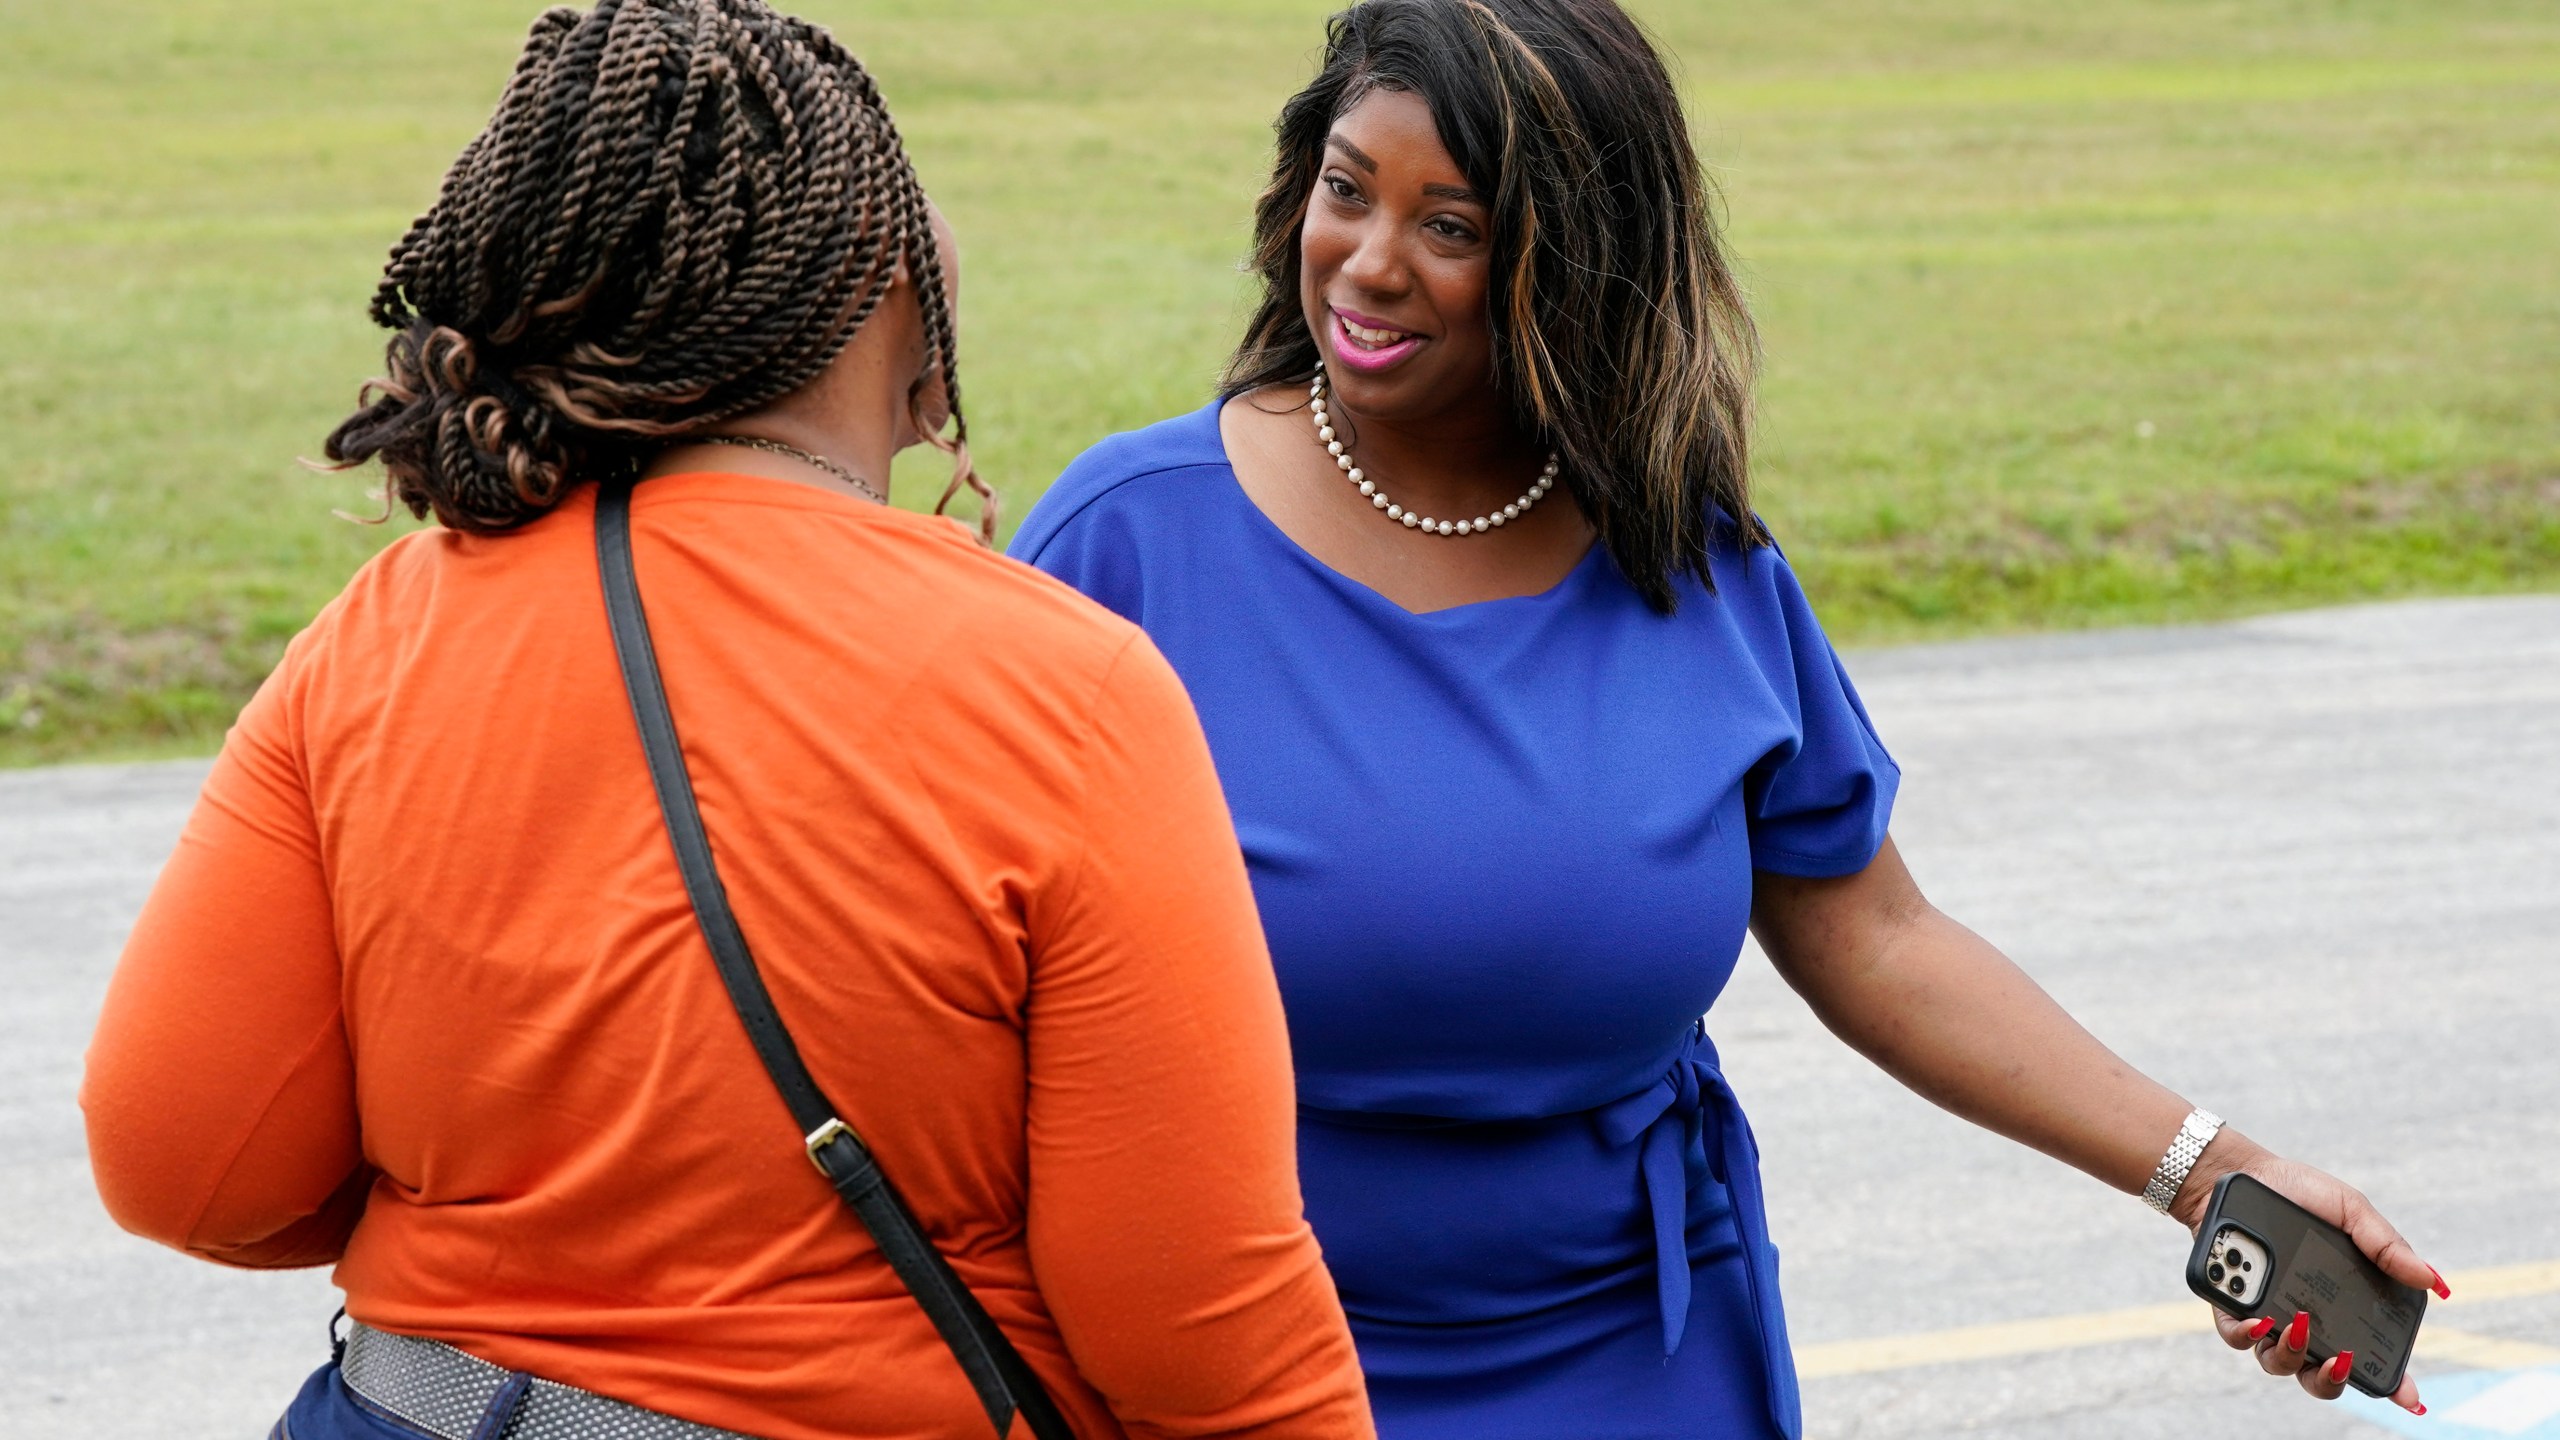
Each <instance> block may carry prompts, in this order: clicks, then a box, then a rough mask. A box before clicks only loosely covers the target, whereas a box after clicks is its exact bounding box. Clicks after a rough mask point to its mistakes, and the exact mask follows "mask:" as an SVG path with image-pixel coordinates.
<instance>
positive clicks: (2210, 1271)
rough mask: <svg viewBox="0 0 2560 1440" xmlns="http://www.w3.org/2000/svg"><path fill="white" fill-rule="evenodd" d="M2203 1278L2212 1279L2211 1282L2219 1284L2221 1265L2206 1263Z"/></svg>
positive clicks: (2220, 1281) (2220, 1280)
mask: <svg viewBox="0 0 2560 1440" xmlns="http://www.w3.org/2000/svg"><path fill="white" fill-rule="evenodd" d="M2204 1278H2206V1279H2207V1280H2210V1281H2212V1282H2213V1283H2214V1284H2216V1285H2219V1284H2221V1283H2222V1267H2221V1266H2219V1265H2207V1266H2206V1267H2204Z"/></svg>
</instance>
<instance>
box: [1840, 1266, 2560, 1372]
mask: <svg viewBox="0 0 2560 1440" xmlns="http://www.w3.org/2000/svg"><path fill="white" fill-rule="evenodd" d="M2445 1280H2446V1282H2447V1283H2448V1284H2450V1285H2451V1286H2452V1287H2453V1299H2452V1300H2450V1301H2439V1302H2437V1304H2436V1305H2435V1306H2434V1307H2430V1309H2429V1311H2428V1313H2429V1314H2430V1315H2432V1314H2434V1313H2435V1312H2436V1310H2438V1309H2441V1308H2442V1307H2444V1306H2445V1305H2448V1304H2450V1305H2461V1304H2467V1303H2470V1302H2472V1301H2477V1300H2514V1299H2520V1298H2523V1297H2527V1296H2533V1295H2549V1294H2552V1293H2554V1292H2560V1261H2546V1262H2543V1263H2540V1264H2533V1265H2505V1266H2500V1267H2498V1268H2496V1269H2490V1270H2465V1271H2461V1272H2459V1273H2456V1274H2453V1275H2448V1276H2446V1277H2445ZM2208 1310H2209V1307H2208V1306H2206V1304H2205V1303H2204V1302H2203V1301H2202V1300H2180V1301H2176V1302H2174V1303H2171V1304H2166V1305H2137V1306H2135V1307H2133V1308H2131V1309H2128V1310H2099V1311H2094V1312H2091V1313H2089V1314H2085V1315H2057V1316H2055V1317H2053V1318H2051V1319H2049V1320H2006V1321H2002V1322H2000V1323H1998V1324H1993V1325H1965V1326H1960V1327H1958V1328H1956V1329H1953V1330H1928V1331H1923V1332H1920V1333H1918V1334H1912V1335H1882V1336H1877V1337H1876V1338H1874V1339H1870V1340H1835V1341H1833V1342H1831V1343H1830V1344H1827V1345H1806V1346H1801V1347H1799V1348H1798V1349H1797V1350H1796V1374H1798V1375H1799V1376H1801V1377H1803V1378H1804V1379H1807V1380H1820V1379H1826V1378H1829V1377H1831V1376H1835V1375H1871V1374H1874V1373H1876V1372H1877V1371H1881V1370H1908V1369H1912V1368H1914V1367H1917V1366H1921V1365H1952V1364H1959V1363H1962V1362H1964V1361H1968V1360H1997V1359H2000V1358H2002V1357H2004V1356H2010V1355H2041V1354H2045V1353H2048V1352H2051V1351H2056V1350H2079V1349H2084V1348H2086V1347H2088V1346H2092V1345H2114V1344H2120V1343H2122V1342H2124V1341H2127V1340H2157V1339H2160V1338H2162V1337H2163V1336H2169V1335H2191V1334H2197V1333H2202V1332H2205V1331H2207V1330H2208V1329H2209V1327H2210V1326H2211V1323H2212V1322H2211V1319H2210V1317H2209V1314H2208ZM2418 1353H2419V1354H2421V1355H2424V1356H2426V1357H2428V1358H2429V1359H2434V1360H2443V1361H2446V1362H2447V1363H2450V1364H2460V1365H2473V1366H2477V1367H2479V1368H2481V1369H2489V1370H2514V1369H2523V1368H2526V1367H2528V1366H2534V1365H2547V1364H2551V1363H2553V1362H2554V1361H2560V1350H2554V1349H2552V1348H2550V1347H2548V1346H2543V1345H2532V1344H2527V1343H2526V1342H2524V1341H2521V1340H2500V1339H2496V1338H2494V1337H2491V1336H2486V1335H2473V1334H2469V1333H2467V1332H2465V1331H2460V1330H2441V1329H2438V1328H2437V1327H2436V1326H2434V1325H2429V1326H2427V1327H2425V1328H2424V1329H2421V1330H2420V1331H2419V1332H2418ZM2492 1356H2494V1357H2497V1358H2496V1359H2494V1361H2493V1360H2492V1359H2490V1358H2484V1357H2492Z"/></svg>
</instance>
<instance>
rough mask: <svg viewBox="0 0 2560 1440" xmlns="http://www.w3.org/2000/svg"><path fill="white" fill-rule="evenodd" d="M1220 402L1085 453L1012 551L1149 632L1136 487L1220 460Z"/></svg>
mask: <svg viewBox="0 0 2560 1440" xmlns="http://www.w3.org/2000/svg"><path fill="white" fill-rule="evenodd" d="M1217 409H1218V406H1217V402H1215V401H1212V402H1211V403H1210V404H1209V405H1208V406H1207V407H1206V408H1204V409H1202V410H1199V411H1195V412H1194V413H1192V414H1189V415H1184V416H1178V417H1176V418H1174V419H1172V420H1168V421H1164V422H1162V423H1160V424H1156V425H1151V426H1149V427H1147V428H1146V429H1144V430H1133V431H1129V432H1127V433H1125V434H1120V435H1113V436H1109V437H1107V438H1105V439H1103V440H1101V441H1099V442H1097V443H1096V444H1095V445H1094V446H1093V447H1092V448H1090V449H1088V450H1086V451H1085V452H1084V453H1083V454H1081V455H1078V456H1077V457H1076V458H1075V459H1074V460H1073V461H1072V462H1070V463H1069V464H1068V466H1067V468H1066V469H1065V470H1063V471H1061V472H1059V475H1058V479H1057V481H1056V483H1055V484H1052V485H1051V486H1050V487H1049V488H1048V490H1047V491H1046V492H1045V493H1044V494H1042V495H1041V497H1040V500H1039V503H1038V504H1035V505H1033V506H1032V507H1031V513H1030V514H1029V515H1028V516H1026V517H1024V519H1023V522H1022V528H1021V529H1020V530H1018V531H1016V532H1014V537H1013V543H1012V544H1011V545H1009V546H1007V547H1006V548H1005V553H1006V554H1007V555H1009V556H1011V557H1012V558H1014V559H1016V560H1019V561H1021V562H1022V563H1023V564H1025V565H1029V566H1031V567H1032V568H1034V569H1037V570H1040V571H1043V572H1045V573H1046V574H1048V575H1050V576H1052V577H1054V578H1056V579H1058V580H1062V581H1065V582H1066V583H1067V584H1068V585H1069V586H1072V587H1073V588H1075V589H1077V590H1079V591H1082V592H1083V593H1084V594H1085V595H1086V596H1087V597H1088V598H1090V599H1092V600H1095V601H1097V602H1099V603H1100V604H1102V605H1103V606H1104V607H1105V608H1107V609H1109V610H1111V611H1112V612H1113V613H1115V614H1117V615H1119V616H1120V617H1121V618H1122V619H1124V620H1127V621H1130V622H1131V623H1133V624H1135V625H1138V626H1140V627H1142V628H1144V627H1146V626H1147V615H1146V587H1145V584H1144V574H1143V569H1144V567H1143V566H1142V564H1141V557H1142V556H1143V555H1145V554H1147V553H1148V552H1149V551H1150V549H1151V548H1152V547H1150V546H1149V545H1148V543H1147V540H1146V537H1145V536H1144V535H1142V534H1141V533H1140V527H1141V525H1142V524H1143V523H1144V515H1145V507H1143V506H1138V505H1132V504H1130V503H1129V502H1128V499H1127V492H1126V491H1125V490H1124V489H1123V487H1124V486H1127V485H1129V484H1130V482H1132V481H1139V480H1144V479H1146V478H1147V477H1149V476H1154V475H1161V474H1164V473H1166V472H1168V471H1179V470H1185V469H1189V468H1192V467H1196V466H1199V465H1203V464H1208V463H1213V462H1215V461H1216V460H1217V458H1218V456H1219V454H1220V453H1221V452H1219V451H1218V450H1217V449H1216V444H1215V442H1216V439H1217V433H1218V432H1217V424H1218V421H1217Z"/></svg>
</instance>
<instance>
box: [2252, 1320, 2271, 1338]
mask: <svg viewBox="0 0 2560 1440" xmlns="http://www.w3.org/2000/svg"><path fill="white" fill-rule="evenodd" d="M2274 1328H2276V1317H2274V1316H2273V1315H2261V1316H2259V1317H2258V1318H2257V1319H2256V1320H2254V1321H2252V1322H2250V1325H2249V1338H2250V1339H2252V1340H2264V1339H2266V1338H2267V1332H2268V1331H2270V1330H2273V1329H2274Z"/></svg>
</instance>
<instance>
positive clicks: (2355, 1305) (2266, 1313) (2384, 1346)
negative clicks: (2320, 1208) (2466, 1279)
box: [2187, 1171, 2427, 1398]
mask: <svg viewBox="0 0 2560 1440" xmlns="http://www.w3.org/2000/svg"><path fill="white" fill-rule="evenodd" d="M2232 1226H2236V1227H2238V1228H2239V1229H2241V1230H2243V1231H2245V1232H2247V1233H2248V1234H2249V1235H2250V1236H2252V1237H2253V1238H2255V1239H2256V1240H2257V1242H2258V1243H2259V1244H2261V1245H2263V1246H2265V1247H2266V1248H2267V1258H2268V1263H2269V1264H2270V1265H2271V1266H2272V1267H2273V1268H2274V1271H2275V1274H2274V1276H2272V1277H2270V1278H2269V1280H2268V1282H2267V1285H2266V1289H2265V1292H2264V1293H2263V1294H2261V1295H2260V1296H2259V1297H2258V1303H2257V1304H2256V1306H2255V1307H2253V1308H2243V1307H2242V1306H2241V1304H2240V1302H2239V1301H2237V1300H2234V1299H2233V1298H2232V1297H2231V1296H2230V1295H2228V1294H2226V1293H2224V1291H2223V1289H2222V1287H2221V1286H2219V1285H2216V1284H2214V1283H2213V1282H2212V1281H2210V1280H2208V1279H2206V1278H2205V1257H2206V1255H2207V1253H2208V1252H2210V1251H2211V1249H2212V1248H2213V1237H2214V1236H2216V1235H2218V1234H2220V1233H2221V1232H2222V1231H2223V1229H2224V1228H2226V1227H2232ZM2306 1246H2308V1247H2309V1248H2308V1249H2307V1250H2306ZM2187 1288H2188V1289H2190V1290H2192V1291H2194V1292H2195V1293H2196V1294H2198V1295H2200V1296H2202V1297H2204V1299H2205V1300H2207V1301H2209V1302H2211V1304H2212V1305H2213V1307H2214V1308H2215V1309H2217V1310H2220V1311H2222V1312H2223V1313H2224V1314H2226V1315H2236V1316H2239V1317H2240V1318H2241V1319H2243V1320H2256V1319H2260V1318H2272V1319H2273V1320H2274V1321H2275V1322H2276V1323H2277V1324H2278V1325H2286V1324H2290V1323H2292V1321H2293V1316H2294V1312H2295V1311H2297V1310H2300V1311H2308V1312H2309V1313H2310V1315H2311V1341H2310V1351H2309V1353H2310V1355H2311V1359H2312V1361H2313V1363H2315V1364H2327V1363H2328V1362H2329V1361H2330V1360H2332V1359H2334V1358H2336V1356H2337V1353H2338V1352H2339V1351H2340V1350H2352V1351H2354V1352H2355V1357H2356V1358H2355V1368H2354V1370H2352V1371H2351V1372H2350V1373H2349V1374H2348V1376H2347V1383H2348V1384H2350V1385H2353V1386H2354V1387H2356V1388H2357V1389H2359V1390H2361V1391H2363V1392H2364V1393H2366V1394H2367V1395H2373V1396H2379V1397H2384V1398H2388V1397H2389V1396H2390V1394H2391V1392H2393V1391H2394V1390H2397V1389H2399V1388H2400V1375H2401V1372H2402V1371H2404V1370H2406V1369H2408V1368H2409V1351H2410V1349H2411V1348H2412V1347H2413V1346H2414V1345H2416V1343H2417V1339H2418V1325H2419V1323H2420V1322H2421V1321H2423V1320H2424V1319H2425V1318H2426V1314H2427V1292H2426V1291H2424V1290H2421V1289H2419V1288H2417V1287H2416V1286H2414V1285H2403V1284H2401V1283H2400V1282H2399V1281H2397V1280H2394V1279H2392V1278H2391V1277H2390V1276H2388V1275H2385V1274H2383V1273H2382V1270H2381V1267H2379V1266H2377V1265H2375V1264H2374V1263H2373V1262H2372V1261H2371V1260H2368V1259H2366V1258H2365V1254H2364V1252H2363V1251H2362V1250H2359V1249H2357V1248H2356V1243H2355V1242H2354V1241H2353V1240H2350V1239H2348V1238H2347V1234H2346V1232H2345V1231H2343V1230H2340V1229H2339V1228H2338V1227H2337V1226H2335V1225H2332V1224H2330V1223H2329V1222H2328V1221H2326V1220H2322V1219H2319V1218H2318V1217H2316V1216H2314V1215H2312V1214H2311V1213H2310V1212H2309V1211H2306V1210H2304V1209H2303V1208H2302V1207H2301V1206H2299V1205H2296V1204H2294V1203H2293V1202H2292V1201H2290V1200H2287V1199H2286V1198H2284V1197H2283V1196H2281V1195H2279V1194H2277V1193H2276V1192H2275V1191H2273V1190H2270V1189H2268V1188H2267V1187H2266V1186H2265V1185H2263V1184H2261V1183H2259V1182H2258V1181H2256V1180H2254V1179H2251V1178H2250V1177H2249V1176H2247V1175H2243V1174H2241V1173H2239V1172H2237V1171H2234V1172H2233V1173H2231V1174H2229V1175H2225V1176H2223V1177H2222V1179H2221V1181H2220V1182H2219V1183H2218V1184H2216V1185H2215V1186H2214V1187H2213V1204H2212V1206H2211V1208H2209V1209H2207V1210H2206V1211H2205V1216H2204V1224H2203V1226H2202V1227H2200V1228H2199V1229H2198V1230H2197V1231H2196V1243H2195V1249H2194V1250H2193V1251H2191V1252H2190V1253H2189V1254H2188V1256H2187Z"/></svg>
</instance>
